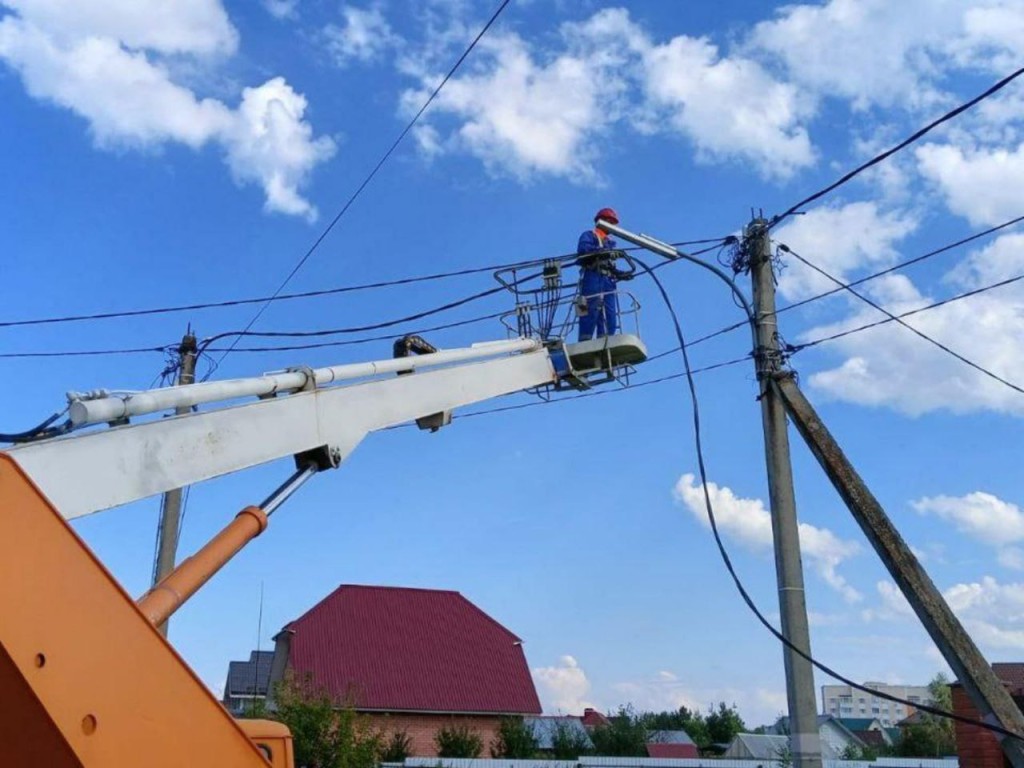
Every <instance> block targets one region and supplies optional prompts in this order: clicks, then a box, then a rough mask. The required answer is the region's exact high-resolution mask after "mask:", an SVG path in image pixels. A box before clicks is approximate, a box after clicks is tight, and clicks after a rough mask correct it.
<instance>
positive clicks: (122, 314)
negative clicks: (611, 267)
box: [0, 255, 575, 328]
mask: <svg viewBox="0 0 1024 768" xmlns="http://www.w3.org/2000/svg"><path fill="white" fill-rule="evenodd" d="M555 258H556V259H564V258H568V256H559V257H555ZM573 258H575V255H573ZM543 261H544V260H543V259H540V260H536V259H535V260H531V261H523V262H518V263H513V264H493V265H491V266H486V267H472V268H470V269H459V270H455V271H451V272H437V273H435V274H431V275H419V276H416V277H405V278H399V279H396V280H383V281H379V282H374V283H362V284H360V285H344V286H338V287H335V288H324V289H322V290H318V291H303V292H301V293H286V294H280V295H278V296H276V297H271V296H256V297H251V298H243V299H227V300H224V301H211V302H204V303H197V304H177V305H173V306H168V307H156V308H151V309H128V310H121V311H118V312H97V313H93V314H83V315H66V316H62V317H44V318H33V319H27V320H6V321H0V328H18V327H24V326H33V325H53V324H58V323H75V322H82V321H90V320H109V319H115V318H126V317H144V316H147V315H165V314H173V313H175V312H192V311H196V310H203V309H218V308H222V307H237V306H245V305H246V304H261V303H263V302H266V301H271V300H274V301H289V300H292V299H309V298H315V297H318V296H333V295H337V294H342V293H354V292H357V291H366V290H373V289H379V288H390V287H393V286H400V285H411V284H414V283H426V282H432V281H436V280H445V279H447V278H452V277H462V276H465V275H475V274H479V273H481V272H494V271H496V270H500V269H511V268H513V267H527V266H531V265H534V264H541V263H543Z"/></svg>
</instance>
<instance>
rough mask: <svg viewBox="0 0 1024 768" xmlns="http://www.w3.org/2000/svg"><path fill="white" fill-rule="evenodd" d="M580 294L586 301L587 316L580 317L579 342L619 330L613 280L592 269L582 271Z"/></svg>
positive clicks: (617, 304)
mask: <svg viewBox="0 0 1024 768" xmlns="http://www.w3.org/2000/svg"><path fill="white" fill-rule="evenodd" d="M580 293H581V294H582V295H583V296H584V298H586V300H587V314H585V315H582V316H581V317H580V341H586V340H587V339H591V338H593V336H594V330H595V328H596V329H597V335H598V336H611V335H612V334H614V333H615V332H616V331H618V330H619V297H618V296H617V295H616V294H615V279H614V278H613V277H611V276H610V275H602V274H601V273H600V272H598V271H597V270H594V269H585V270H583V279H582V281H581V284H580Z"/></svg>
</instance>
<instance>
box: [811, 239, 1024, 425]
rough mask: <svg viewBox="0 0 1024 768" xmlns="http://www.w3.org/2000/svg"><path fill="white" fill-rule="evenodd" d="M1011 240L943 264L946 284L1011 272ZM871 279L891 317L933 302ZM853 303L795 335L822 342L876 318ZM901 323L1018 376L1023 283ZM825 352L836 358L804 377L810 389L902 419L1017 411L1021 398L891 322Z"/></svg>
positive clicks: (1011, 377) (905, 287) (1022, 372)
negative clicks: (833, 318)
mask: <svg viewBox="0 0 1024 768" xmlns="http://www.w3.org/2000/svg"><path fill="white" fill-rule="evenodd" d="M1018 244H1019V236H1018V235H1004V236H1003V237H1002V238H1000V239H999V240H997V241H995V242H993V243H992V244H991V245H989V246H987V247H986V248H984V249H982V250H981V251H980V252H979V253H978V254H972V255H970V256H969V257H968V258H967V259H966V260H965V261H964V262H963V263H962V264H961V265H960V266H958V267H957V268H955V269H953V270H951V271H950V272H949V274H947V275H946V278H945V282H946V283H947V284H948V285H949V286H951V288H952V289H971V288H975V287H977V285H978V283H979V282H980V281H983V280H986V279H987V278H989V277H1000V276H1003V275H1005V273H1006V272H1013V271H1014V270H1015V269H1016V266H1015V265H1016V264H1017V263H1018V262H1019V257H1018V256H1017V252H1016V246H1017V245H1018ZM1018 274H1019V273H1018ZM871 285H872V286H874V287H873V288H871V292H872V295H873V297H874V298H875V299H876V301H878V302H879V303H881V304H882V305H883V306H885V307H886V308H887V309H888V310H889V311H890V312H893V313H895V314H901V313H903V312H906V311H909V310H911V309H916V308H919V307H923V306H925V305H928V304H931V303H933V301H934V299H932V298H931V297H929V296H927V295H924V294H922V293H920V292H919V291H918V290H917V288H916V287H915V286H914V285H913V283H911V282H910V280H909V279H907V278H906V277H903V276H900V277H897V276H892V275H891V276H889V277H888V278H887V279H885V280H882V281H875V282H873V283H872V284H871ZM853 306H854V309H853V310H852V311H851V312H850V313H849V315H848V316H847V317H845V318H844V319H842V320H840V321H839V322H836V323H832V324H829V325H824V326H819V327H817V328H813V329H811V330H810V331H807V332H805V333H803V334H801V336H800V339H801V340H802V341H806V340H811V339H816V338H822V337H825V336H828V335H831V334H832V333H835V332H839V331H843V330H847V329H853V328H857V327H860V326H862V325H866V324H868V323H873V322H877V321H878V320H879V319H884V316H883V315H882V314H881V313H880V312H878V311H877V310H875V309H872V308H870V307H867V306H866V305H863V304H859V303H858V304H855V305H853ZM905 322H907V323H908V324H909V325H911V326H912V327H914V328H917V329H919V330H920V331H921V332H923V333H925V334H927V335H928V336H930V337H931V338H933V339H936V340H938V341H940V342H942V343H943V344H945V345H947V346H949V347H950V348H951V349H953V350H955V351H957V352H959V353H960V354H962V355H964V356H965V357H967V358H968V359H970V360H972V361H974V362H975V363H977V364H979V365H981V366H983V367H985V368H986V369H988V370H991V371H993V372H994V373H996V374H997V375H999V376H1001V377H1003V378H1005V379H1007V380H1008V381H1010V382H1024V359H1022V358H1021V356H1020V355H1019V354H1018V348H1019V340H1020V338H1021V334H1022V333H1024V289H1022V288H1021V287H1020V286H1019V285H1011V286H1008V287H1004V288H1000V289H998V290H995V291H992V292H990V293H985V294H981V295H977V296H973V297H971V298H969V299H965V300H962V301H956V302H953V303H950V304H947V305H945V306H942V307H939V308H937V309H932V310H929V311H927V312H922V313H920V314H917V315H913V316H911V317H908V318H906V321H905ZM823 349H824V348H823ZM828 349H829V350H830V351H837V352H838V353H839V354H841V355H842V356H843V357H844V361H843V362H842V363H841V364H840V365H838V366H837V367H834V368H830V369H827V370H824V371H820V372H818V373H815V374H813V375H811V376H810V378H809V380H810V383H811V385H812V386H814V387H816V388H817V389H819V390H821V391H824V392H826V393H828V394H829V395H831V396H833V397H836V398H838V399H840V400H844V401H847V402H854V403H859V404H862V405H876V406H877V405H884V406H888V407H892V408H895V409H896V410H899V411H902V412H904V413H908V414H911V415H918V414H922V413H927V412H929V411H934V410H940V409H946V410H950V411H952V412H954V413H972V412H976V411H980V410H993V411H997V412H1004V413H1012V414H1024V395H1021V394H1020V393H1019V392H1017V391H1015V390H1013V389H1011V388H1010V387H1007V386H1006V385H1005V384H1002V383H1000V382H999V381H996V380H994V379H992V378H991V377H989V376H986V375H985V374H983V373H981V372H979V371H976V370H974V369H973V368H971V367H969V366H967V365H966V364H965V363H963V362H961V361H959V360H957V359H956V358H954V357H953V356H951V355H949V354H947V353H945V352H943V351H942V350H940V349H938V348H936V347H935V346H933V345H931V344H929V343H928V342H926V341H925V340H923V339H921V338H919V337H918V336H916V335H915V334H914V333H912V332H911V331H909V330H907V329H906V328H903V327H900V326H899V325H898V324H897V323H887V324H885V325H882V326H879V327H876V328H872V329H870V330H867V331H864V332H860V333H856V334H852V335H850V336H847V337H844V338H842V339H839V340H837V341H835V342H832V343H831V344H830V345H829V346H828Z"/></svg>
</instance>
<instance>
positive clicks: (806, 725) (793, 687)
mask: <svg viewBox="0 0 1024 768" xmlns="http://www.w3.org/2000/svg"><path fill="white" fill-rule="evenodd" d="M744 247H745V248H746V250H747V254H748V257H749V259H750V275H751V278H752V280H753V284H754V316H755V321H756V323H755V324H756V333H757V349H756V350H755V363H756V366H757V378H758V383H759V386H760V392H761V395H760V400H761V421H762V424H763V427H764V452H765V463H766V464H767V466H768V497H769V502H770V505H771V518H772V537H773V539H774V543H775V574H776V579H777V581H778V585H779V613H780V615H781V617H782V634H783V635H784V636H785V637H786V638H787V639H788V640H789V642H791V643H792V644H793V645H794V646H796V647H797V648H799V649H800V650H802V651H803V652H804V653H806V654H807V655H808V656H810V655H811V638H810V631H809V629H808V625H807V603H806V601H805V599H804V574H803V565H802V563H801V561H800V537H799V529H798V526H797V519H796V496H795V493H794V491H793V468H792V466H791V464H790V457H789V435H788V432H787V424H786V411H785V408H784V406H783V404H782V401H781V400H780V398H779V396H778V393H777V392H776V391H775V389H774V388H773V387H772V386H771V381H772V378H773V376H774V375H775V374H777V373H778V371H779V369H780V368H781V365H782V359H781V357H780V355H779V338H778V333H777V328H778V324H777V321H776V315H775V273H774V270H773V268H772V250H771V240H770V239H769V237H768V223H767V222H766V221H765V220H764V219H754V220H753V221H752V222H751V223H750V226H749V227H747V230H746V232H745V233H744ZM782 656H783V661H784V662H785V668H786V698H787V700H788V703H789V730H790V737H789V738H790V751H791V753H792V755H793V765H794V768H821V738H820V736H819V734H818V706H817V699H816V698H815V687H814V670H813V668H812V667H811V663H810V661H808V660H807V659H805V658H803V657H801V656H800V655H799V654H797V653H796V652H795V651H794V650H793V649H792V648H789V647H787V646H783V649H782Z"/></svg>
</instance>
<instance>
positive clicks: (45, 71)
mask: <svg viewBox="0 0 1024 768" xmlns="http://www.w3.org/2000/svg"><path fill="white" fill-rule="evenodd" d="M65 5H69V6H71V5H73V6H74V8H75V9H76V10H72V11H68V13H67V14H63V13H62V11H63V9H64V6H65ZM122 5H123V6H124V8H122V7H121V6H122ZM12 7H16V9H17V10H18V11H19V12H20V15H15V14H11V15H8V16H6V17H4V18H3V19H0V61H4V62H6V63H7V64H8V65H9V66H11V67H12V68H14V69H15V70H16V71H18V72H19V74H20V75H21V78H22V81H23V83H24V85H25V89H26V91H27V92H28V93H29V94H30V95H31V96H33V97H34V98H37V99H40V100H43V101H48V102H51V103H54V104H57V105H59V106H61V107H64V108H65V109H68V110H70V111H72V112H74V113H75V114H77V115H79V116H81V117H82V118H84V119H85V120H86V121H87V122H88V124H89V127H90V130H91V132H92V134H93V136H94V137H95V140H96V143H97V145H98V146H100V147H104V148H124V147H127V148H133V149H158V148H159V147H161V146H162V145H164V144H166V143H170V142H175V143H181V144H185V145H187V146H189V147H192V148H193V149H198V148H200V147H203V146H206V145H208V144H211V143H215V144H218V145H220V146H221V147H222V148H223V150H224V152H225V154H226V156H227V159H228V164H229V166H230V167H231V169H232V172H233V175H234V177H235V178H236V179H237V180H238V181H240V182H254V183H257V184H259V185H260V186H262V188H263V190H264V192H265V194H266V208H267V210H271V211H280V212H284V213H290V214H298V215H303V216H307V217H309V218H312V217H313V216H314V215H315V211H314V209H313V208H312V206H311V205H310V204H309V203H308V202H307V201H305V200H304V199H303V198H302V196H301V195H300V193H299V188H300V187H301V186H302V185H303V184H304V183H305V182H306V180H307V177H308V174H309V172H310V171H311V170H312V168H313V167H315V166H316V165H317V164H318V163H320V162H322V161H324V160H325V159H327V158H328V157H330V156H331V155H332V154H333V151H334V145H333V142H331V140H330V139H329V138H319V139H314V138H313V135H312V129H311V127H310V126H309V124H308V123H306V122H304V113H305V110H306V101H305V99H304V98H303V97H302V96H301V95H299V94H297V93H296V92H295V91H294V90H293V89H292V88H291V87H290V86H289V85H288V84H287V83H285V81H284V80H283V79H282V78H274V79H271V80H269V81H267V82H266V83H264V84H263V85H262V86H259V87H257V88H247V89H245V90H244V92H243V94H242V101H241V104H240V105H239V107H238V108H237V109H232V108H230V107H229V106H227V105H226V104H225V103H223V102H222V101H219V100H216V99H210V98H199V97H198V96H197V95H196V94H195V93H194V92H193V91H192V90H190V89H189V88H187V87H185V86H183V85H180V84H178V83H176V82H175V81H174V78H173V76H172V75H171V72H170V70H169V69H168V67H167V66H165V64H164V63H163V60H162V58H161V54H163V53H166V52H173V53H177V54H191V55H194V56H199V55H205V54H208V53H212V52H231V51H233V50H234V47H235V45H236V44H237V33H236V32H235V31H234V28H233V27H231V26H230V23H229V22H228V20H227V16H226V15H225V14H224V11H223V8H222V7H221V6H220V4H219V2H214V0H208V1H206V2H200V1H199V0H188V1H187V2H183V3H175V4H164V5H162V6H161V8H160V9H159V10H158V11H156V12H155V13H157V14H158V20H159V22H160V24H156V23H154V21H153V18H151V16H150V15H147V14H146V13H144V10H145V9H144V8H143V7H142V6H140V5H138V4H134V3H109V4H97V3H73V4H65V3H60V2H56V1H55V0H53V1H51V0H47V1H46V2H42V1H40V2H29V1H28V0H25V1H24V2H17V3H14V4H13V5H12ZM58 17H59V18H58ZM143 22H145V23H143ZM50 24H52V25H53V27H52V28H51V27H50V26H49V25H50Z"/></svg>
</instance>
